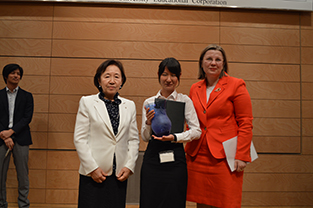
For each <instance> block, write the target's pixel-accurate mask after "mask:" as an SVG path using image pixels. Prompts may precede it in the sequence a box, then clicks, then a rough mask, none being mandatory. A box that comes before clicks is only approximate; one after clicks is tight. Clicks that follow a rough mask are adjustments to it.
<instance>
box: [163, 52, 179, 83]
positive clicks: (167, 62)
mask: <svg viewBox="0 0 313 208" xmlns="http://www.w3.org/2000/svg"><path fill="white" fill-rule="evenodd" d="M165 67H167V69H168V70H169V71H170V72H171V73H173V74H175V75H176V77H177V79H178V82H179V79H180V75H181V67H180V63H179V62H178V61H177V60H176V59H175V58H173V57H170V58H166V59H164V60H163V61H162V62H161V63H160V64H159V71H158V76H159V82H160V77H161V75H162V74H163V72H164V70H165Z"/></svg>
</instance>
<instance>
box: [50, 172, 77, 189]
mask: <svg viewBox="0 0 313 208" xmlns="http://www.w3.org/2000/svg"><path fill="white" fill-rule="evenodd" d="M47 178H49V180H47V188H48V189H74V190H77V189H78V182H79V173H78V172H77V171H76V170H74V171H59V170H48V171H47Z"/></svg>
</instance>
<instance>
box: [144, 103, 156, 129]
mask: <svg viewBox="0 0 313 208" xmlns="http://www.w3.org/2000/svg"><path fill="white" fill-rule="evenodd" d="M144 108H145V110H146V118H147V120H146V124H147V125H151V120H152V119H153V117H154V114H155V112H154V110H150V108H146V106H145V107H144Z"/></svg>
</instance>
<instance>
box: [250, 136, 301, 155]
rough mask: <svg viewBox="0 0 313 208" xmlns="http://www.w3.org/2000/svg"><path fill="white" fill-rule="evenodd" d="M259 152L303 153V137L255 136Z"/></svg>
mask: <svg viewBox="0 0 313 208" xmlns="http://www.w3.org/2000/svg"><path fill="white" fill-rule="evenodd" d="M252 140H253V143H254V146H255V148H256V150H257V152H258V153H301V137H300V136H299V137H286V136H282V137H281V136H276V137H273V136H272V137H271V136H256V135H255V136H253V139H252Z"/></svg>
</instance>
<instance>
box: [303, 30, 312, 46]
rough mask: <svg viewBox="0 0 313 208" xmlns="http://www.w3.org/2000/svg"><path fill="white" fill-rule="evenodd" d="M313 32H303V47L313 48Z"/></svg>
mask: <svg viewBox="0 0 313 208" xmlns="http://www.w3.org/2000/svg"><path fill="white" fill-rule="evenodd" d="M312 36H313V30H301V45H302V46H310V47H313V40H312Z"/></svg>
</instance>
